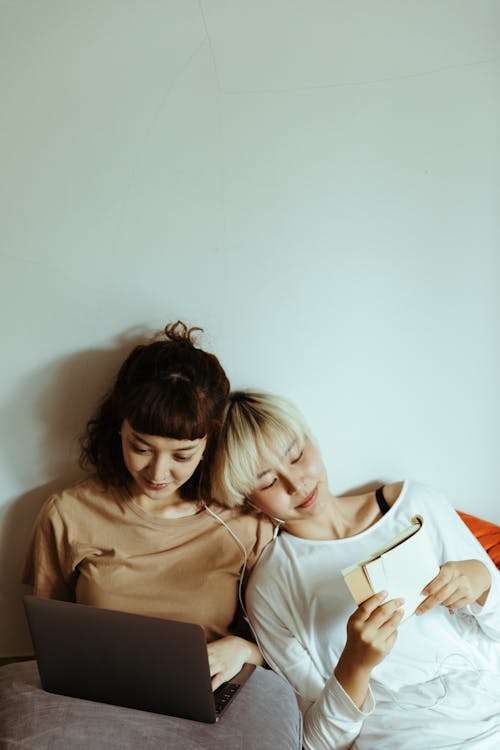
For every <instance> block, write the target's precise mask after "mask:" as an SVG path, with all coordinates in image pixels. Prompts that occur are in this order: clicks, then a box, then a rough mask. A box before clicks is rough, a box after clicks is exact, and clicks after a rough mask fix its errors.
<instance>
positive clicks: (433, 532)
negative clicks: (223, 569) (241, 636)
mask: <svg viewBox="0 0 500 750" xmlns="http://www.w3.org/2000/svg"><path fill="white" fill-rule="evenodd" d="M417 513H418V514H420V515H421V516H423V518H424V520H425V524H426V527H427V530H428V533H429V535H430V538H431V541H432V543H433V546H434V549H435V551H436V555H437V558H438V563H439V564H440V565H442V564H443V563H444V562H447V561H450V560H466V559H478V560H481V561H482V562H484V564H485V565H487V566H488V568H489V570H490V572H491V577H492V585H491V590H490V593H489V595H488V598H487V601H486V602H485V605H484V606H483V607H480V606H478V605H476V604H473V605H470V606H469V607H465V608H463V609H461V610H458V611H457V612H456V613H455V614H454V615H450V613H449V612H448V610H447V609H446V608H445V607H442V606H439V607H435V608H434V609H432V610H430V611H429V612H427V613H425V614H424V615H420V616H416V615H413V616H411V617H410V618H409V619H408V620H406V621H405V622H404V623H402V624H401V625H400V627H399V633H398V638H397V641H396V644H395V646H394V648H393V650H392V651H391V653H390V654H389V655H388V656H387V657H386V658H385V659H384V661H383V662H382V663H381V664H379V665H378V666H377V667H375V669H374V670H373V672H372V676H371V680H370V689H369V692H368V695H367V698H366V700H365V703H364V705H363V707H362V709H361V710H360V709H359V708H358V707H357V706H356V705H355V704H354V703H353V701H352V700H351V699H350V697H349V696H348V695H347V694H346V693H345V691H344V690H343V688H342V687H341V685H340V684H339V683H338V682H337V680H336V678H335V676H334V674H333V672H334V669H335V667H336V665H337V662H338V659H339V657H340V654H341V652H342V650H343V648H344V646H345V642H346V623H347V619H348V617H349V616H350V615H351V614H352V612H353V611H354V609H355V605H354V603H353V601H352V598H351V595H350V593H349V591H348V589H347V587H346V585H345V583H344V581H343V578H342V575H341V570H342V569H343V568H346V567H348V566H350V565H353V564H355V563H357V562H359V561H360V560H363V559H366V558H367V557H368V556H369V555H370V554H372V553H373V552H374V551H375V550H377V549H380V548H382V547H383V546H384V544H385V543H387V541H389V540H390V539H391V538H393V537H394V536H395V535H396V534H397V533H398V532H400V531H401V530H402V529H403V528H405V527H407V526H408V525H409V524H410V522H411V519H412V517H413V516H414V515H416V514H417ZM247 605H248V613H249V616H250V620H251V622H252V625H253V627H254V629H255V632H256V635H257V637H258V640H259V644H260V646H261V648H262V650H263V653H264V656H265V658H266V660H267V662H268V663H269V665H270V666H271V667H272V668H273V669H275V670H276V671H277V672H279V673H280V674H282V675H283V676H284V677H286V678H287V679H288V680H289V682H290V683H291V684H292V685H293V687H294V688H295V690H296V692H297V697H298V701H299V705H300V708H301V710H302V713H303V716H304V747H305V748H306V749H307V750H345V749H346V748H350V747H353V748H356V750H373V749H374V748H383V749H384V750H391V748H394V750H396V749H397V750H405V748H407V749H408V750H419V749H420V748H423V749H425V750H438V749H439V748H447V749H448V750H451V749H453V750H458V749H459V748H467V750H490V749H491V750H493V748H495V750H498V748H500V574H499V572H498V571H497V569H496V567H495V566H494V565H493V563H492V562H491V560H490V558H489V557H488V555H487V554H486V553H485V552H484V550H483V548H482V547H481V545H480V544H479V542H478V541H477V540H476V539H475V537H474V536H473V535H472V534H471V533H470V532H469V530H468V529H467V527H466V526H465V524H463V522H462V521H461V520H460V518H459V517H458V515H457V513H456V512H455V510H454V509H453V508H452V506H451V505H450V504H449V503H448V502H447V500H446V499H445V498H444V497H443V496H442V495H441V494H440V493H438V492H436V491H434V490H432V489H430V488H428V487H425V486H423V485H421V484H418V483H416V482H409V481H407V482H405V483H404V484H403V488H402V491H401V494H400V496H399V498H398V499H397V500H396V502H395V503H394V505H393V506H392V507H391V508H390V510H389V511H388V512H387V513H386V514H385V515H384V516H383V517H382V518H381V519H380V520H379V521H377V523H375V524H374V525H373V526H371V527H369V528H368V529H366V530H365V531H363V532H362V533H360V534H358V535H356V536H354V537H348V538H345V539H336V540H329V541H317V540H307V539H300V538H298V537H294V536H292V535H290V534H288V533H286V532H284V533H281V534H280V536H279V537H278V538H277V539H276V541H275V542H274V543H273V544H271V545H269V546H268V547H267V548H266V549H265V550H264V553H263V554H262V556H261V559H260V561H259V563H258V564H257V567H256V568H255V570H254V572H253V574H252V577H251V580H250V582H249V585H248V590H247Z"/></svg>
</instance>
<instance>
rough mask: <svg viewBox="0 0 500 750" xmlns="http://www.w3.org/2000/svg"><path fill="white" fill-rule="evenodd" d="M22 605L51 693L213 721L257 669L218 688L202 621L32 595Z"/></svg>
mask: <svg viewBox="0 0 500 750" xmlns="http://www.w3.org/2000/svg"><path fill="white" fill-rule="evenodd" d="M24 606H25V610H26V616H27V619H28V625H29V629H30V632H31V637H32V641H33V647H34V650H35V656H36V660H37V663H38V671H39V672H40V679H41V683H42V687H43V689H44V690H47V691H48V692H50V693H59V694H61V695H69V696H72V697H74V698H84V699H86V700H91V701H97V702H99V703H112V704H115V705H117V706H126V707H127V708H136V709H140V710H141V711H151V712H153V713H158V714H167V715H169V716H179V717H181V718H184V719H192V720H194V721H203V722H207V723H211V722H215V721H218V720H219V718H220V717H221V715H222V713H223V712H224V711H225V709H226V708H227V707H228V706H229V704H230V703H231V702H232V700H233V699H234V698H235V697H236V696H237V694H238V692H239V690H240V688H241V686H242V685H243V684H244V683H245V682H246V681H247V679H248V678H249V677H250V675H251V674H252V672H253V670H254V669H255V667H254V665H253V664H245V665H244V666H243V669H242V670H241V672H239V673H238V674H237V675H236V676H235V677H233V679H232V680H230V681H229V682H226V683H224V684H223V685H221V686H220V687H219V688H218V689H217V690H216V691H215V693H214V692H212V687H211V678H210V669H209V665H208V654H207V644H206V637H205V631H204V629H203V627H202V626H201V625H196V624H193V623H188V622H177V621H175V620H163V619H160V618H158V617H146V616H144V615H135V614H129V613H127V612H118V611H114V610H108V609H100V608H98V607H92V606H89V605H86V604H75V603H73V602H62V601H58V600H56V599H45V598H41V597H36V596H29V595H26V596H24Z"/></svg>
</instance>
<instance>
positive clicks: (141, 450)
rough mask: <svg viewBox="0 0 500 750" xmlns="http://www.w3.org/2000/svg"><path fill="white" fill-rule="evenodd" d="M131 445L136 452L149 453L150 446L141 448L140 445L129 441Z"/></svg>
mask: <svg viewBox="0 0 500 750" xmlns="http://www.w3.org/2000/svg"><path fill="white" fill-rule="evenodd" d="M129 445H130V447H131V448H132V450H133V451H134V453H139V454H140V455H142V454H143V453H147V452H148V448H139V446H138V445H135V443H129Z"/></svg>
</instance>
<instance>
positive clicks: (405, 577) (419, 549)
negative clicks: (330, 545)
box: [342, 516, 439, 621]
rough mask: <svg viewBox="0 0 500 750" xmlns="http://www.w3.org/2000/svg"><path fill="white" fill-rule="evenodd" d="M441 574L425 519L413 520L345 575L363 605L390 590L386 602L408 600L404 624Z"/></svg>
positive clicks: (405, 605)
mask: <svg viewBox="0 0 500 750" xmlns="http://www.w3.org/2000/svg"><path fill="white" fill-rule="evenodd" d="M438 573H439V565H438V562H437V559H436V555H435V553H434V550H433V548H432V545H431V542H430V539H429V536H428V534H427V528H426V526H425V525H424V519H423V518H422V516H415V517H414V518H412V522H411V526H408V527H407V528H406V529H403V531H401V533H400V534H398V535H397V536H396V537H395V538H394V539H392V540H391V541H390V542H389V544H387V545H386V546H385V547H384V548H383V549H381V550H378V551H377V552H375V553H374V554H373V555H370V557H369V558H368V559H367V560H363V561H362V562H360V563H357V564H356V565H351V566H350V567H349V568H344V570H343V571H342V575H343V576H344V580H345V582H346V584H347V586H348V588H349V590H350V592H351V594H352V595H353V597H354V601H355V602H356V604H361V603H362V602H364V601H365V600H366V599H368V598H369V597H370V596H373V594H376V593H377V592H378V591H382V590H385V591H388V592H389V594H388V596H387V599H386V601H389V599H395V598H399V597H402V598H403V599H404V600H405V604H404V616H403V621H404V620H406V619H407V618H408V617H409V616H410V615H412V614H413V613H414V612H415V610H416V608H417V607H418V605H419V604H420V602H422V601H423V600H424V598H425V597H424V596H422V594H421V591H422V589H423V588H425V586H426V585H427V584H428V583H430V582H431V581H432V579H433V578H435V577H436V576H437V574H438Z"/></svg>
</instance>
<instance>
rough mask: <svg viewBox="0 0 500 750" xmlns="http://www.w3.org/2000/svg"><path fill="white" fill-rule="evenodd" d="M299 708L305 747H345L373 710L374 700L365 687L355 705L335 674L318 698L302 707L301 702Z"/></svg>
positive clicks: (344, 749) (317, 749)
mask: <svg viewBox="0 0 500 750" xmlns="http://www.w3.org/2000/svg"><path fill="white" fill-rule="evenodd" d="M299 703H300V700H299ZM301 708H302V712H303V719H304V737H303V743H304V749H305V750H332V748H335V750H347V749H348V748H350V747H351V745H352V743H353V742H354V741H355V740H356V738H357V736H358V735H359V734H360V732H361V730H362V727H363V722H364V720H365V719H366V717H367V716H369V715H370V714H371V712H372V711H373V708H374V701H373V697H372V694H371V691H370V689H369V687H368V689H367V693H366V696H365V700H364V701H363V702H362V703H361V705H360V706H357V705H356V704H355V703H354V701H353V700H352V698H351V696H350V695H349V694H348V693H347V692H346V690H345V688H344V686H343V685H341V684H340V682H339V680H338V678H337V676H336V674H335V673H334V674H333V675H332V676H331V677H330V679H329V680H328V681H327V682H326V684H325V686H324V688H323V690H322V692H321V694H320V695H319V696H318V698H317V700H315V701H314V702H313V703H312V704H310V705H309V706H308V707H306V709H305V710H304V706H303V705H302V706H301Z"/></svg>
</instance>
